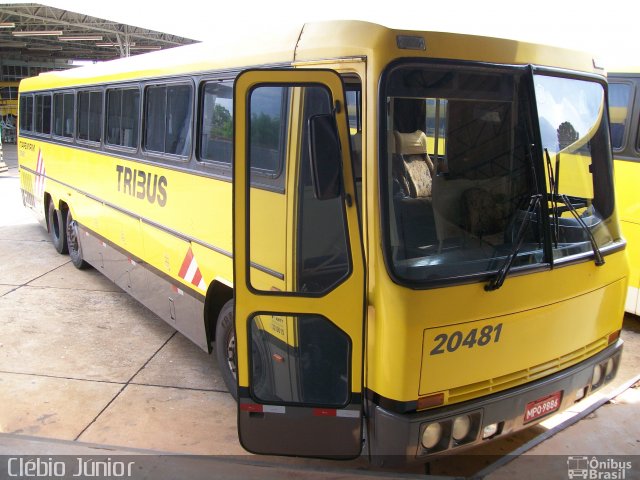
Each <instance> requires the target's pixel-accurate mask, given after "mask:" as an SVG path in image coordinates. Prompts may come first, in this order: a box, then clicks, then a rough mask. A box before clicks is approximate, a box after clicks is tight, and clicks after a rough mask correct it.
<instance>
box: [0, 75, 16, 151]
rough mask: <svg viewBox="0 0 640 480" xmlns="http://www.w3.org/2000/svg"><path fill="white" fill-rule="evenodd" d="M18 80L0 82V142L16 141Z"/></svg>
mask: <svg viewBox="0 0 640 480" xmlns="http://www.w3.org/2000/svg"><path fill="white" fill-rule="evenodd" d="M17 117H18V82H0V132H1V133H2V138H0V142H5V143H15V142H16V130H17V129H16V123H17V122H16V119H17Z"/></svg>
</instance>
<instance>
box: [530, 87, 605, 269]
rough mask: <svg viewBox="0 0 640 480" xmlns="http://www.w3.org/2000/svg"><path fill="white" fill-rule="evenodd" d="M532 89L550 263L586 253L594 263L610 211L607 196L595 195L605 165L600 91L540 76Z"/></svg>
mask: <svg viewBox="0 0 640 480" xmlns="http://www.w3.org/2000/svg"><path fill="white" fill-rule="evenodd" d="M534 83H535V92H536V102H537V107H538V115H539V118H540V134H541V137H542V144H543V145H542V146H543V148H544V150H545V152H546V155H547V158H546V162H547V184H548V189H549V191H550V192H551V193H552V194H553V195H552V196H551V197H550V209H551V210H550V211H551V212H552V215H551V219H550V221H551V224H552V230H551V231H552V239H553V247H554V253H553V256H554V259H560V258H562V257H566V256H570V255H575V254H578V253H582V252H588V251H591V250H592V249H595V250H596V258H597V257H598V253H597V249H598V248H599V247H602V246H604V245H606V244H608V243H611V242H612V241H613V238H612V235H611V233H610V232H609V230H608V228H607V226H606V225H605V224H604V222H603V219H604V218H607V217H608V216H609V215H610V214H611V210H612V208H613V205H612V203H611V193H610V192H602V191H600V192H598V190H597V187H598V186H599V185H602V184H603V183H605V182H606V179H607V175H606V172H607V165H608V164H609V163H610V158H609V157H610V155H609V154H608V151H609V148H608V132H607V129H606V122H604V121H603V120H604V116H605V103H604V89H603V88H602V86H601V85H600V84H598V83H595V82H589V81H585V80H575V79H567V78H559V77H549V76H543V75H536V76H535V82H534ZM551 157H553V159H552V158H551ZM597 173H601V174H602V175H603V178H602V179H600V182H595V181H594V175H596V174H597ZM603 181H604V182H603ZM600 190H602V189H600ZM592 237H593V238H592ZM594 243H595V246H594Z"/></svg>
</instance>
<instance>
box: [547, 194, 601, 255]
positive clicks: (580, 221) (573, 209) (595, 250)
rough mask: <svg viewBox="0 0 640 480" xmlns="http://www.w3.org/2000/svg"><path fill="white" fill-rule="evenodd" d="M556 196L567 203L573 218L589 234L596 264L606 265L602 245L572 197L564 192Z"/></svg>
mask: <svg viewBox="0 0 640 480" xmlns="http://www.w3.org/2000/svg"><path fill="white" fill-rule="evenodd" d="M555 197H557V198H556V201H557V200H558V199H559V200H560V201H561V202H562V203H564V204H565V205H566V207H567V210H569V211H570V212H571V215H573V218H575V219H576V221H577V222H578V224H579V225H580V227H581V228H582V230H584V232H585V233H586V234H587V237H589V242H590V243H591V249H592V250H593V258H594V261H595V264H596V265H597V266H598V267H600V266H601V265H604V258H603V257H602V252H601V251H600V247H598V242H596V239H595V238H594V236H593V233H591V229H590V228H589V226H588V225H587V224H586V223H584V220H583V219H582V217H581V216H580V214H579V213H578V211H577V210H576V207H574V206H573V203H571V199H570V198H569V197H568V196H567V195H565V194H564V193H562V194H558V195H555Z"/></svg>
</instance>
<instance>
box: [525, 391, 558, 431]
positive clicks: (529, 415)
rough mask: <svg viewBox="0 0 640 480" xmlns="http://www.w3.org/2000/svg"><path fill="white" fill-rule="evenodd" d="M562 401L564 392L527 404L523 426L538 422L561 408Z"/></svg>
mask: <svg viewBox="0 0 640 480" xmlns="http://www.w3.org/2000/svg"><path fill="white" fill-rule="evenodd" d="M561 400H562V391H559V392H555V393H552V394H551V395H547V396H546V397H544V398H540V399H538V400H535V401H533V402H529V403H527V406H526V408H525V409H524V420H523V424H527V423H530V422H533V421H534V420H537V419H538V418H541V417H544V416H546V415H549V414H551V413H553V412H555V411H557V410H558V409H559V408H560V402H561Z"/></svg>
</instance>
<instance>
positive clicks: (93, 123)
mask: <svg viewBox="0 0 640 480" xmlns="http://www.w3.org/2000/svg"><path fill="white" fill-rule="evenodd" d="M77 128H78V139H80V140H88V141H90V142H100V141H101V140H102V135H101V131H102V92H95V91H94V92H79V93H78V127H77Z"/></svg>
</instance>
